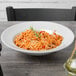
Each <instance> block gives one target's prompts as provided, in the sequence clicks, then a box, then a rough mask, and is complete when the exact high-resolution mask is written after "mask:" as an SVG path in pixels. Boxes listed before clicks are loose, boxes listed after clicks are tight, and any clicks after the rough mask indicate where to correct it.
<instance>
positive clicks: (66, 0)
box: [0, 0, 76, 21]
mask: <svg viewBox="0 0 76 76" xmlns="http://www.w3.org/2000/svg"><path fill="white" fill-rule="evenodd" d="M7 6H13V7H14V8H63V9H64V8H66V9H67V8H69V9H70V8H72V7H73V6H76V0H0V21H7V16H6V7H7Z"/></svg>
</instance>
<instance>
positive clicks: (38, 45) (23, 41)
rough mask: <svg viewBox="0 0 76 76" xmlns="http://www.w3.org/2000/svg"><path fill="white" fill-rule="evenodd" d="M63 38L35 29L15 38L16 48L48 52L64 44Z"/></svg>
mask: <svg viewBox="0 0 76 76" xmlns="http://www.w3.org/2000/svg"><path fill="white" fill-rule="evenodd" d="M62 40H63V37H62V36H61V35H58V34H56V33H55V32H53V33H52V34H49V33H47V32H46V31H35V30H34V29H33V28H31V29H29V30H26V31H24V32H22V33H20V34H18V35H16V36H15V39H14V43H15V44H16V46H18V47H20V48H23V49H27V50H35V51H40V50H48V49H52V48H56V47H57V46H59V45H60V44H61V43H62Z"/></svg>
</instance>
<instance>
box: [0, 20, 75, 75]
mask: <svg viewBox="0 0 76 76" xmlns="http://www.w3.org/2000/svg"><path fill="white" fill-rule="evenodd" d="M53 22H56V23H59V24H62V25H64V26H67V27H68V28H70V29H71V30H72V31H73V33H74V35H75V36H76V22H75V21H53ZM17 23H21V22H0V36H1V33H2V32H3V30H5V29H6V28H7V27H9V26H12V25H13V24H17ZM0 42H1V39H0ZM1 43H2V42H1ZM73 47H74V42H73V43H72V44H71V45H70V46H68V47H67V48H65V49H63V50H61V51H59V52H56V53H52V54H49V55H46V56H39V57H37V56H29V55H26V54H24V53H21V52H16V51H14V50H12V49H10V48H8V47H6V46H5V45H4V44H2V52H1V56H0V68H1V69H2V72H3V76H66V74H65V71H64V68H63V64H64V63H65V61H66V60H67V59H68V57H69V56H70V54H71V52H72V49H73ZM1 69H0V70H1ZM0 72H1V71H0ZM0 76H2V75H0Z"/></svg>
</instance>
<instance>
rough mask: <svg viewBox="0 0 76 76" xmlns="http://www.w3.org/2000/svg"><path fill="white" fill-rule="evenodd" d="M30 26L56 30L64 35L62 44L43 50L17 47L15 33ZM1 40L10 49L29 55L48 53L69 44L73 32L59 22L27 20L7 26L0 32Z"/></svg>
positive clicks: (37, 28)
mask: <svg viewBox="0 0 76 76" xmlns="http://www.w3.org/2000/svg"><path fill="white" fill-rule="evenodd" d="M30 26H32V27H33V28H34V29H36V30H46V31H47V32H49V33H51V31H54V30H56V32H57V33H59V34H60V35H62V36H63V37H64V39H63V41H62V44H61V45H60V46H58V47H57V48H54V49H50V50H44V51H32V50H29V51H28V50H24V49H21V48H19V47H17V46H16V45H15V44H14V42H13V39H14V37H15V36H16V34H18V33H20V32H23V31H24V30H26V29H29V27H30ZM1 40H2V42H3V43H4V44H5V45H6V46H8V47H9V48H11V49H14V50H15V51H19V52H23V53H26V54H29V55H46V54H49V53H53V52H57V51H61V49H63V48H66V47H67V46H69V45H70V44H71V43H72V42H73V40H74V34H73V32H72V31H71V30H70V29H69V28H67V27H65V26H63V25H61V24H57V23H53V22H47V21H29V22H24V23H20V24H16V25H13V26H11V27H8V28H7V29H6V30H4V31H3V33H2V34H1Z"/></svg>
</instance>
